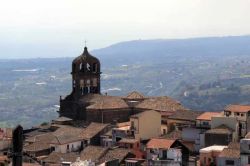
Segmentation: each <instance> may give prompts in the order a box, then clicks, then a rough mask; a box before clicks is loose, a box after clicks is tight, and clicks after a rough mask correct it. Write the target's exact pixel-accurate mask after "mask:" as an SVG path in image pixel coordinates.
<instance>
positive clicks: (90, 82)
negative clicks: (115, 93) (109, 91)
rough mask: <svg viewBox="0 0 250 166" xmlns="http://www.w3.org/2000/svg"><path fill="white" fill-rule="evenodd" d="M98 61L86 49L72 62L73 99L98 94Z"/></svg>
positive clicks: (99, 73) (99, 66)
mask: <svg viewBox="0 0 250 166" xmlns="http://www.w3.org/2000/svg"><path fill="white" fill-rule="evenodd" d="M100 68H101V65H100V61H99V60H98V59H97V58H96V57H94V56H92V55H90V54H89V52H88V49H87V47H85V48H84V51H83V53H82V54H81V55H80V56H78V57H77V58H75V59H74V60H73V62H72V72H71V74H72V95H73V96H74V98H75V99H78V98H80V97H81V96H83V95H86V94H89V93H96V94H100V75H101V72H100Z"/></svg>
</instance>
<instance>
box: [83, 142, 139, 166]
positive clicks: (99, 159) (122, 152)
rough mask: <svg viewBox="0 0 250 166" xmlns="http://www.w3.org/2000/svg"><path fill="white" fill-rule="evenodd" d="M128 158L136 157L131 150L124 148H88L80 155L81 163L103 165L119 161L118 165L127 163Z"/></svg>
mask: <svg viewBox="0 0 250 166" xmlns="http://www.w3.org/2000/svg"><path fill="white" fill-rule="evenodd" d="M128 157H135V155H134V154H133V153H132V152H131V151H130V150H129V149H124V148H103V147H100V146H92V145H90V146H88V147H86V148H85V149H84V150H83V151H82V152H81V154H80V160H81V161H92V162H93V163H94V164H96V165H98V164H103V163H106V162H110V161H113V160H116V159H118V163H125V159H126V158H128Z"/></svg>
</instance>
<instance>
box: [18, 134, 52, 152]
mask: <svg viewBox="0 0 250 166" xmlns="http://www.w3.org/2000/svg"><path fill="white" fill-rule="evenodd" d="M54 139H55V136H54V135H53V134H52V133H51V132H48V133H43V134H40V135H35V136H32V137H29V138H27V139H26V140H25V141H24V147H23V151H24V152H25V153H27V154H28V155H29V156H32V157H39V156H44V155H49V154H50V153H51V152H52V149H51V146H50V143H51V142H52V141H53V140H54Z"/></svg>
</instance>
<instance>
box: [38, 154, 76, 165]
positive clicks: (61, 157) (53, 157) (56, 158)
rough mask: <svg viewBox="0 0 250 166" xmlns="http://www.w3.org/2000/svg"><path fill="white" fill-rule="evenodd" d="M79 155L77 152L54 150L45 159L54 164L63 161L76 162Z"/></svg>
mask: <svg viewBox="0 0 250 166" xmlns="http://www.w3.org/2000/svg"><path fill="white" fill-rule="evenodd" d="M77 157H79V155H77V154H76V153H58V152H52V153H50V155H49V156H48V157H47V158H46V159H44V160H43V161H44V162H46V163H53V164H61V162H63V161H65V162H74V161H76V159H77Z"/></svg>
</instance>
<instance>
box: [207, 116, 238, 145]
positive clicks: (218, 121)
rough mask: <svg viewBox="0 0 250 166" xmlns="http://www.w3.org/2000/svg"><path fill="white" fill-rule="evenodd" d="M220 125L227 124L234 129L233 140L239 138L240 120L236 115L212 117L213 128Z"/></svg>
mask: <svg viewBox="0 0 250 166" xmlns="http://www.w3.org/2000/svg"><path fill="white" fill-rule="evenodd" d="M220 125H226V126H227V127H229V128H231V129H233V130H234V131H233V135H232V141H238V140H239V136H238V135H239V122H238V120H237V118H236V117H212V120H211V128H216V127H218V126H220Z"/></svg>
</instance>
